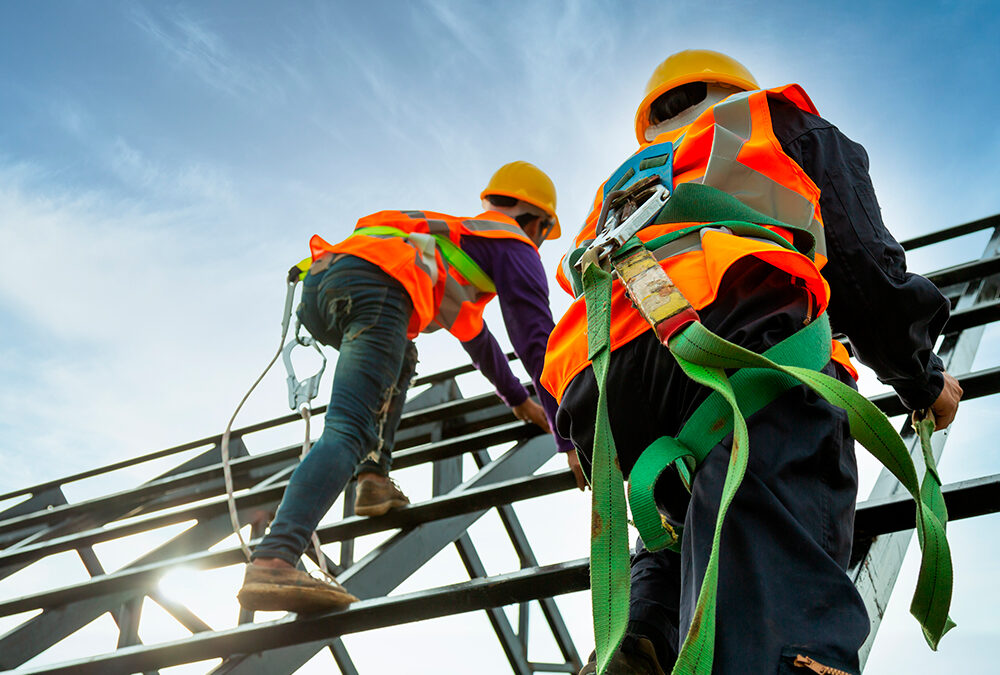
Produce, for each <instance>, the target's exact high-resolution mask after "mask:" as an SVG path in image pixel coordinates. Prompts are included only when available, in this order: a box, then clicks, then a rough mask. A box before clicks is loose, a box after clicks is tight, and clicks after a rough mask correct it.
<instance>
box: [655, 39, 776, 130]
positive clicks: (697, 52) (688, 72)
mask: <svg viewBox="0 0 1000 675" xmlns="http://www.w3.org/2000/svg"><path fill="white" fill-rule="evenodd" d="M689 82H719V83H721V84H728V85H731V86H734V87H737V88H739V89H742V90H743V91H753V90H754V89H760V85H758V84H757V80H755V79H754V77H753V75H751V74H750V71H749V70H747V69H746V67H745V66H744V65H743V64H742V63H740V62H739V61H737V60H736V59H734V58H732V57H731V56H726V55H725V54H720V53H719V52H713V51H711V50H709V49H688V50H686V51H683V52H677V53H676V54H673V55H671V56H668V57H667V58H666V60H665V61H664V62H663V63H661V64H660V65H658V66H657V67H656V70H654V71H653V76H652V77H650V78H649V82H648V83H647V84H646V95H645V97H644V98H643V99H642V103H640V104H639V110H638V111H637V112H636V113H635V137H636V138H637V139H638V141H639V144H640V145H642V144H643V143H645V142H646V128H647V127H649V126H650V121H649V109H650V107H651V106H652V105H653V101H655V100H656V99H657V98H659V97H660V95H661V94H664V93H666V92H668V91H670V90H671V89H673V88H674V87H679V86H681V85H682V84H688V83H689Z"/></svg>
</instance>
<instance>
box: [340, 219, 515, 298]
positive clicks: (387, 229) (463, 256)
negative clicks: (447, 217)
mask: <svg viewBox="0 0 1000 675" xmlns="http://www.w3.org/2000/svg"><path fill="white" fill-rule="evenodd" d="M410 234H412V233H411V232H406V231H405V230H400V229H399V228H396V227H391V226H389V225H372V226H370V227H359V228H358V229H356V230H354V232H352V233H351V236H352V237H353V236H355V235H366V236H372V237H401V238H403V239H406V238H407V237H409V236H410ZM430 236H431V237H434V241H435V243H436V244H437V249H438V251H440V253H441V257H442V258H444V259H445V261H446V262H447V263H448V264H449V265H450V266H451V267H453V268H455V269H456V270H458V272H459V274H461V275H462V276H463V277H465V279H466V281H468V282H469V283H470V284H472V285H473V286H475V287H476V288H478V289H479V290H481V291H483V292H484V293H496V292H497V287H496V286H495V285H494V284H493V279H491V278H490V277H489V275H488V274H486V272H484V271H483V268H482V267H480V266H479V265H478V264H477V263H476V261H475V260H473V259H472V258H471V257H470V256H469V254H468V253H466V252H465V251H463V250H462V249H461V248H460V247H458V246H456V245H455V242H453V241H452V240H451V239H449V238H448V237H446V236H444V235H443V234H431V235H430Z"/></svg>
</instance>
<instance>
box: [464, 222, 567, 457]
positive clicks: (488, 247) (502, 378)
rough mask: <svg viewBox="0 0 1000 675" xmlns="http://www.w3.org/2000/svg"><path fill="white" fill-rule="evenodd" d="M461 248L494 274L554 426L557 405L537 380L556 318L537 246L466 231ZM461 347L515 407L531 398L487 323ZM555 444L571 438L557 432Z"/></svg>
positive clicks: (507, 320)
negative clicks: (559, 435)
mask: <svg viewBox="0 0 1000 675" xmlns="http://www.w3.org/2000/svg"><path fill="white" fill-rule="evenodd" d="M462 250H463V251H465V252H466V253H467V254H468V255H469V257H470V258H472V259H473V260H475V261H476V263H477V264H478V265H479V266H480V267H481V268H482V269H483V271H484V272H486V274H488V275H489V277H490V278H491V279H493V284H494V285H495V286H496V289H497V297H498V298H499V299H500V311H501V313H502V314H503V320H504V325H505V326H506V328H507V336H508V337H509V338H510V342H511V344H512V345H513V346H514V352H515V353H516V354H517V356H518V358H520V359H521V363H523V364H524V367H525V369H526V370H527V371H528V374H529V375H530V376H531V381H532V382H534V384H535V392H536V393H537V394H538V399H539V401H540V402H541V404H542V408H544V410H545V416H546V417H547V418H548V420H549V426H551V427H552V428H553V429H555V417H556V410H557V409H558V407H559V406H558V404H557V403H556V401H555V399H554V398H552V395H551V394H549V392H548V391H546V390H545V388H544V387H542V386H541V385H540V384H539V378H540V377H541V375H542V367H543V366H544V365H545V348H546V345H547V344H548V341H549V333H551V332H552V329H553V327H554V326H555V323H554V322H553V321H552V310H551V309H549V285H548V282H547V281H546V279H545V269H544V268H543V267H542V260H541V258H539V257H538V251H536V250H535V249H534V248H533V247H532V246H531V245H530V244H527V243H525V242H522V241H517V240H516V239H507V238H503V239H493V238H489V237H476V236H468V235H467V236H463V237H462ZM462 346H463V347H464V348H465V351H466V352H468V354H469V356H470V357H472V362H473V363H474V364H475V366H476V368H478V369H479V371H480V372H481V373H482V374H483V375H484V376H486V378H487V379H488V380H489V381H490V382H492V383H493V386H494V387H495V388H496V391H497V394H498V395H499V396H500V398H502V399H503V400H504V402H505V403H506V404H507V405H509V406H516V405H519V404H521V403H523V402H524V401H525V399H527V398H528V392H527V390H525V388H524V387H523V386H522V385H521V383H520V381H518V379H517V377H515V375H514V373H513V372H511V369H510V366H509V365H508V363H507V357H506V356H505V355H504V353H503V350H502V349H500V345H499V344H497V341H496V338H494V337H493V335H492V334H491V333H490V331H489V329H488V328H487V327H486V324H485V323H484V324H483V330H482V331H481V332H480V333H479V335H477V336H476V337H474V338H473V339H471V340H469V341H468V342H463V343H462ZM556 444H557V446H558V447H559V450H560V452H566V451H569V450H572V449H573V445H572V443H570V442H569V441H566V440H564V439H561V438H559V437H558V436H557V437H556Z"/></svg>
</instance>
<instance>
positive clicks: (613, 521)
mask: <svg viewBox="0 0 1000 675" xmlns="http://www.w3.org/2000/svg"><path fill="white" fill-rule="evenodd" d="M583 284H584V288H585V289H586V298H587V345H588V350H589V357H590V360H591V362H592V364H593V367H594V376H595V377H596V379H597V391H598V395H597V414H596V416H595V419H594V449H593V454H592V469H591V478H590V480H591V487H592V488H593V492H592V495H593V497H592V512H591V515H590V518H591V520H590V588H591V589H592V592H591V608H592V611H593V617H594V644H595V649H596V652H597V672H598V673H599V674H600V673H603V672H604V670H605V669H606V668H607V666H608V662H609V661H610V659H611V656H612V655H613V654H614V653H615V651H616V650H617V649H618V646H619V645H620V644H621V641H622V638H624V637H625V629H626V627H627V626H628V605H629V603H628V597H629V583H630V574H629V546H628V530H627V528H626V527H625V520H626V518H627V517H628V515H627V513H626V508H625V490H624V486H623V478H622V472H621V467H620V466H619V464H618V455H617V451H616V450H615V440H614V437H613V436H612V435H611V425H610V423H609V421H608V400H607V393H606V391H605V382H606V380H607V374H608V361H609V358H610V356H611V275H610V274H608V273H607V272H606V271H604V270H603V269H601V267H600V265H598V264H587V262H585V263H584V270H583Z"/></svg>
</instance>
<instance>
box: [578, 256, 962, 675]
mask: <svg viewBox="0 0 1000 675" xmlns="http://www.w3.org/2000/svg"><path fill="white" fill-rule="evenodd" d="M583 282H584V283H583V286H584V291H585V295H586V302H587V316H588V344H589V351H590V358H591V360H592V362H593V366H594V374H595V377H596V378H597V383H598V392H599V396H598V409H597V412H596V417H595V443H594V454H593V475H594V483H593V488H594V493H593V494H594V496H593V499H594V513H593V515H592V518H593V521H592V522H593V527H592V540H591V558H592V562H591V583H592V599H593V604H594V608H593V609H594V621H595V640H596V645H597V653H598V667H599V672H603V669H604V668H605V667H606V665H607V662H608V660H609V659H610V656H611V655H612V654H613V652H614V650H615V649H617V647H618V645H619V644H620V642H621V639H622V637H623V635H624V631H625V626H626V624H627V609H628V542H627V536H626V532H625V519H624V516H623V515H622V516H619V513H620V512H623V511H624V494H623V489H622V488H621V487H620V486H621V483H618V482H616V481H615V480H614V478H615V476H616V475H617V477H618V478H620V476H621V472H620V470H619V469H618V466H617V461H616V453H615V449H614V441H613V438H612V437H611V434H610V425H609V422H608V413H607V401H606V398H605V392H604V390H605V378H606V373H607V361H608V358H609V352H610V349H609V342H610V337H609V333H610V316H608V315H609V313H610V298H611V276H610V274H608V273H607V272H605V271H604V270H602V269H600V267H599V266H598V265H596V264H591V265H586V266H585V269H584V274H583ZM592 317H593V318H592ZM814 330H815V331H816V332H815V333H807V335H810V336H811V335H819V329H814ZM827 330H828V328H827ZM602 333H603V334H602ZM779 346H780V345H779ZM668 347H669V349H670V351H671V353H672V354H673V355H674V357H675V358H676V359H677V362H678V365H679V366H680V367H681V368H682V370H683V371H684V372H685V374H687V375H688V376H689V377H691V378H692V379H693V380H695V381H696V382H699V383H700V384H703V385H705V386H708V387H710V388H712V389H713V390H714V391H715V393H713V394H712V396H711V397H710V399H709V400H706V402H705V403H704V404H703V405H702V406H701V407H700V408H699V409H698V411H696V416H698V415H699V413H700V416H699V417H703V418H704V419H706V420H708V422H709V423H710V424H711V420H712V419H718V414H719V411H720V410H721V411H722V414H723V417H724V418H728V419H730V420H731V421H730V423H729V424H730V428H732V430H733V434H734V440H733V446H732V451H731V460H730V463H729V467H728V471H727V475H726V480H725V484H724V486H723V494H722V499H721V503H720V508H719V514H718V518H717V520H716V526H715V531H714V536H713V544H712V551H711V554H710V557H709V562H708V565H707V567H706V573H705V578H704V581H703V583H702V587H701V589H700V591H699V594H698V602H697V605H696V608H695V614H694V616H693V620H692V623H691V630H690V631H689V633H688V636H687V638H686V639H685V641H684V644H683V645H682V647H681V651H680V655H679V657H678V661H677V665H676V666H675V668H674V671H673V672H674V673H697V674H699V675H701V674H705V675H707V674H708V673H710V672H711V669H712V658H713V650H714V642H715V595H716V591H717V585H718V551H719V542H720V539H721V532H722V524H723V521H724V519H725V513H726V510H727V509H728V506H729V504H730V503H731V502H732V499H733V497H734V496H735V493H736V490H737V489H738V487H739V485H740V483H741V482H742V478H743V475H744V473H745V471H746V465H747V456H748V455H747V452H748V450H749V435H748V431H747V426H746V420H745V418H744V414H743V411H742V410H741V404H740V403H739V402H738V400H737V393H736V391H735V390H734V386H733V384H732V383H730V381H729V378H728V377H727V375H726V373H725V369H740V368H750V369H753V370H752V371H747V374H746V375H743V376H742V377H743V378H747V382H746V383H745V384H741V385H740V390H741V394H740V395H739V397H740V398H743V399H747V398H748V397H749V398H750V400H751V401H752V403H751V404H749V405H747V406H746V407H747V411H748V412H749V411H750V410H751V409H752V408H754V407H755V406H756V409H759V408H762V407H763V406H764V405H766V404H767V403H768V402H770V401H771V400H773V399H774V398H775V397H776V396H777V394H778V393H780V392H781V391H784V390H785V389H787V388H788V387H789V386H794V384H795V383H802V384H806V385H807V386H809V387H810V388H811V389H813V390H814V391H815V392H816V393H817V394H819V395H820V396H822V397H823V398H824V399H826V400H827V401H829V402H830V403H832V404H834V405H837V406H839V407H842V408H844V409H845V410H846V411H847V413H848V418H849V421H850V427H851V434H852V436H854V438H855V439H857V440H858V441H860V442H861V443H862V445H864V446H865V447H866V448H868V449H869V451H871V452H872V454H873V455H874V456H875V457H876V458H877V459H879V460H880V461H881V462H882V463H883V464H884V465H885V466H886V467H887V468H888V469H889V470H890V471H891V472H892V473H893V474H894V475H895V476H896V477H897V478H898V479H899V480H900V482H901V483H902V484H903V485H904V487H906V489H907V490H908V491H909V492H910V494H911V495H912V496H913V498H914V500H915V501H916V506H917V514H916V526H917V534H918V540H919V543H920V546H921V550H922V558H921V566H920V573H919V576H918V580H917V589H916V592H915V593H914V597H913V602H912V603H911V607H910V611H911V613H912V614H913V615H914V616H915V617H916V618H917V620H918V621H919V622H920V624H921V626H922V628H923V631H924V636H925V638H926V639H927V641H928V644H930V645H931V647H932V648H936V646H937V642H938V640H940V638H941V636H943V635H944V633H945V632H947V631H948V630H949V629H950V628H951V627H953V626H954V623H953V622H951V620H950V618H949V617H948V607H949V605H950V600H951V588H952V573H951V557H950V552H949V550H948V544H947V540H946V539H945V523H946V522H947V513H946V511H945V509H944V500H943V497H941V495H940V481H939V480H937V475H936V471H935V470H934V469H933V457H931V458H930V461H929V462H928V467H929V469H928V472H927V475H925V477H924V480H923V484H922V485H919V484H918V482H917V475H916V469H915V467H914V465H913V461H912V459H911V458H910V456H909V454H908V453H907V451H906V447H905V445H904V443H903V441H902V439H901V438H900V437H899V435H898V434H897V433H896V431H895V429H893V427H892V426H891V424H890V423H889V421H888V419H887V418H886V417H885V415H884V414H882V412H881V411H880V410H878V408H876V407H875V406H874V405H873V404H872V403H871V402H870V401H868V400H867V399H865V398H864V397H863V396H861V395H860V394H859V393H858V392H856V391H854V390H853V389H852V388H850V387H848V386H847V385H845V384H843V383H842V382H839V381H837V380H835V379H833V378H830V377H828V376H826V375H823V374H822V373H819V372H816V371H817V370H818V368H817V367H815V366H814V367H803V366H799V365H782V364H780V363H776V362H775V361H773V360H771V359H769V358H767V357H766V356H763V355H760V354H756V353H754V352H751V351H749V350H746V349H743V348H742V347H739V346H737V345H734V344H732V343H730V342H728V341H726V340H724V339H722V338H720V337H718V336H716V335H714V334H713V333H711V332H710V331H708V330H707V329H706V328H705V327H704V326H702V325H701V324H700V323H692V324H690V325H688V326H687V327H686V328H684V329H683V330H682V331H681V332H680V333H678V334H677V335H675V336H674V337H673V338H671V339H670V341H669V345H668ZM826 349H829V341H828V340H827V341H826ZM824 353H825V354H826V356H827V358H829V353H828V352H824ZM776 356H777V355H776ZM779 358H780V357H779ZM781 360H784V359H781ZM793 360H794V359H793ZM810 365H812V364H810ZM823 365H825V362H824V363H823V364H820V365H819V366H818V367H819V368H821V367H822V366H823ZM758 369H765V370H763V371H759V370H758ZM768 371H770V372H768ZM761 372H763V373H767V375H766V376H764V377H761V375H760V373H761ZM772 373H773V374H772ZM737 375H739V373H738V374H737ZM775 375H777V377H776V376H775ZM743 391H746V392H748V393H742V392H743ZM713 399H714V400H713ZM706 404H707V407H706ZM716 408H718V410H716ZM725 408H728V412H725ZM703 409H704V410H705V411H706V412H704V413H702V412H701V411H702V410H703ZM692 421H694V422H695V425H696V426H692ZM703 424H704V422H703V421H702V422H699V421H697V420H695V419H694V417H693V418H692V420H691V421H689V422H688V424H687V425H685V429H684V430H682V432H681V434H680V435H679V436H681V437H686V438H685V440H688V441H689V442H691V443H693V444H694V445H695V446H696V447H697V446H698V441H697V440H696V439H697V438H699V437H701V436H702V435H703V434H704V432H705V431H706V429H705V426H702V425H703ZM689 429H690V431H688V430H689ZM726 433H728V430H727V431H726V432H724V433H723V436H724V435H725V434H726ZM692 439H695V440H692ZM702 442H703V443H707V442H708V440H707V439H705V440H703V441H702ZM657 443H659V444H660V445H661V446H665V448H664V449H665V451H664V452H662V453H660V454H661V455H662V459H663V461H664V464H663V465H662V466H661V467H660V469H659V470H660V471H662V469H663V468H665V466H666V465H667V464H669V463H670V462H672V461H674V460H676V459H679V458H682V457H691V458H694V457H695V453H694V451H693V450H692V449H691V448H690V447H689V446H687V445H686V444H684V443H682V442H680V441H678V440H677V439H671V440H668V441H663V442H662V443H660V442H657ZM654 445H657V444H654ZM712 447H714V443H713V445H711V446H707V448H705V447H702V448H700V453H701V455H702V456H704V454H707V452H708V451H709V450H711V448H712ZM925 454H926V453H925ZM640 461H642V460H641V459H640ZM657 473H659V471H657ZM654 508H655V505H654ZM647 511H648V510H647ZM647 520H648V519H647ZM661 529H662V528H661ZM660 542H661V543H663V544H664V545H668V544H669V543H670V542H671V537H670V536H669V534H668V536H667V537H666V538H662V537H661V539H660ZM622 576H624V584H622V582H621V578H622ZM599 584H600V585H599ZM622 608H624V609H622ZM622 612H624V613H625V615H626V616H625V618H624V620H622V619H621V618H620V614H621V613H622Z"/></svg>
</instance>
